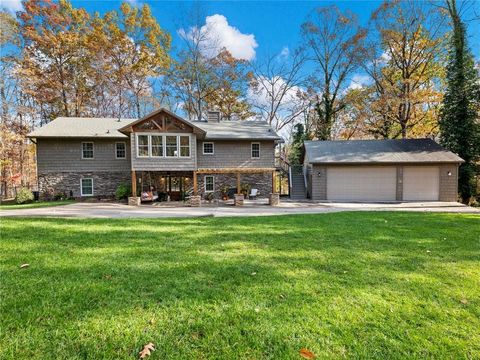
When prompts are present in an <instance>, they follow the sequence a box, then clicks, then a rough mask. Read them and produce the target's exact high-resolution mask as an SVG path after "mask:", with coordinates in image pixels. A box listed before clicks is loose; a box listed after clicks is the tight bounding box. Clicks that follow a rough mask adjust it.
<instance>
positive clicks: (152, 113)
mask: <svg viewBox="0 0 480 360" xmlns="http://www.w3.org/2000/svg"><path fill="white" fill-rule="evenodd" d="M162 112H163V113H166V114H168V115H170V116H171V117H173V118H175V119H177V120H178V121H180V122H183V123H185V124H187V125H188V126H191V127H192V128H193V129H194V130H197V131H199V132H200V133H205V131H204V130H202V129H201V128H199V127H197V126H195V124H193V123H192V122H191V121H188V120H185V119H184V118H182V117H180V116H178V115H177V114H175V113H173V112H171V111H170V110H167V109H165V108H160V109H158V110H155V111H152V112H151V113H150V114H147V115H145V116H144V117H142V118H141V119H138V120H134V121H133V122H130V123H129V124H127V125H125V126H123V127H122V128H120V129H118V131H120V132H130V131H131V129H132V127H133V126H135V125H137V124H139V123H141V122H143V121H145V120H148V119H150V118H152V117H154V116H155V115H157V114H160V113H162Z"/></svg>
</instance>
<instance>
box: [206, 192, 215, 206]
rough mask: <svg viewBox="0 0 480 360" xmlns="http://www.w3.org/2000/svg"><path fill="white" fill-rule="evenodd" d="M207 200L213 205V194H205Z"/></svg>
mask: <svg viewBox="0 0 480 360" xmlns="http://www.w3.org/2000/svg"><path fill="white" fill-rule="evenodd" d="M205 200H207V201H208V202H209V203H211V202H212V200H213V192H210V193H206V194H205Z"/></svg>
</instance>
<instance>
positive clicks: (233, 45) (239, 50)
mask: <svg viewBox="0 0 480 360" xmlns="http://www.w3.org/2000/svg"><path fill="white" fill-rule="evenodd" d="M195 31H198V30H197V29H196V28H191V29H190V30H189V31H188V32H186V31H185V30H184V29H180V30H179V31H178V33H179V34H180V36H182V37H187V38H192V37H193V36H192V34H193V33H194V32H195ZM200 34H202V35H204V37H205V40H206V41H207V42H208V45H207V44H205V46H204V49H205V50H204V52H205V53H206V54H207V55H210V56H212V55H213V56H215V55H216V54H212V48H214V49H215V50H214V52H216V53H218V51H219V50H220V49H222V48H225V49H227V50H228V51H229V52H230V53H231V54H232V56H233V57H235V58H236V59H240V60H253V59H254V58H255V48H257V47H258V44H257V41H256V40H255V35H253V34H243V33H241V32H240V30H238V29H237V28H236V27H233V26H231V25H230V24H229V23H228V21H227V18H226V17H225V16H223V15H219V14H215V15H212V16H207V17H206V19H205V25H203V26H202V27H201V28H200Z"/></svg>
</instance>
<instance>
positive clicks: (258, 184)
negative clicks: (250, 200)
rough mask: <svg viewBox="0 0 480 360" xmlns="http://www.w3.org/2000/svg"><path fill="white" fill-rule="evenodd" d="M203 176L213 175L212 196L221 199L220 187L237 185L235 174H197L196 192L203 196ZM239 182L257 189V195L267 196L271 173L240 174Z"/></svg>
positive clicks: (270, 183) (269, 191)
mask: <svg viewBox="0 0 480 360" xmlns="http://www.w3.org/2000/svg"><path fill="white" fill-rule="evenodd" d="M205 176H213V177H214V184H215V185H214V189H215V191H214V198H215V199H221V198H222V194H221V192H220V189H221V187H222V186H225V185H227V186H228V187H229V188H236V187H237V175H236V174H199V175H198V193H199V194H201V195H202V198H204V197H205V181H204V179H205ZM240 176H241V177H240V184H249V185H250V187H251V188H254V189H258V191H259V192H260V194H259V197H261V198H268V196H269V195H270V193H271V192H272V174H271V173H258V174H241V175H240Z"/></svg>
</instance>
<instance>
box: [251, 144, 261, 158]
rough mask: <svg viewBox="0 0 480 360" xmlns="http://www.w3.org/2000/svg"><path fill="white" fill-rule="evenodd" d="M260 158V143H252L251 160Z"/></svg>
mask: <svg viewBox="0 0 480 360" xmlns="http://www.w3.org/2000/svg"><path fill="white" fill-rule="evenodd" d="M259 157H260V143H252V158H255V159H257V158H259Z"/></svg>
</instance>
